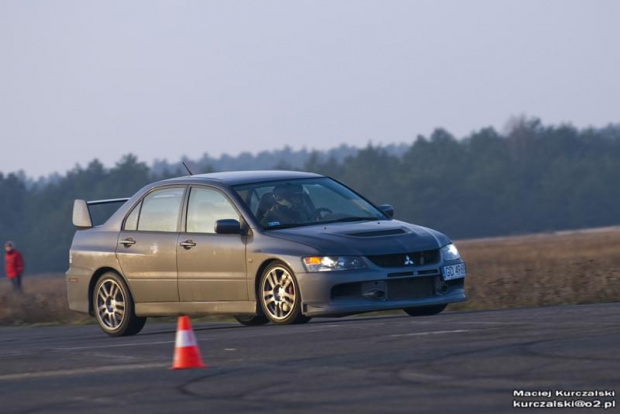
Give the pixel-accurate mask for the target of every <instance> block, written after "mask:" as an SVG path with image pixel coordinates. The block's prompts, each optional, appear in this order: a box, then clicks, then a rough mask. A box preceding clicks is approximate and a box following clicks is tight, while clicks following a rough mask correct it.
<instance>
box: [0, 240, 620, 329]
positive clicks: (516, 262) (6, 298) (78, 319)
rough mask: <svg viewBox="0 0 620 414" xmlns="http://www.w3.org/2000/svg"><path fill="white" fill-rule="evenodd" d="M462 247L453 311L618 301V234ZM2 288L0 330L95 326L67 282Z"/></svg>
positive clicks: (28, 281) (39, 280)
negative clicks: (459, 297) (73, 303)
mask: <svg viewBox="0 0 620 414" xmlns="http://www.w3.org/2000/svg"><path fill="white" fill-rule="evenodd" d="M457 244H458V246H459V249H460V251H461V254H462V256H463V257H464V258H465V260H466V262H467V274H468V276H467V280H466V286H467V293H468V297H469V300H468V302H465V303H462V304H456V305H452V306H451V307H450V309H451V310H470V309H499V308H508V307H522V306H547V305H558V304H574V303H594V302H613V301H618V300H620V228H613V229H603V230H593V231H582V232H572V233H557V234H543V235H533V236H522V237H507V238H497V239H486V240H465V241H460V242H458V243H457ZM2 282H4V283H1V284H0V325H17V324H46V323H85V322H89V321H92V319H91V318H90V317H88V316H86V315H81V314H78V313H74V312H71V311H70V310H69V308H68V306H67V299H66V296H65V281H64V278H63V275H58V274H56V275H39V276H36V277H26V278H24V294H23V295H21V296H16V295H13V293H12V292H11V289H10V286H9V282H8V281H6V280H3V281H2ZM208 319H214V318H208Z"/></svg>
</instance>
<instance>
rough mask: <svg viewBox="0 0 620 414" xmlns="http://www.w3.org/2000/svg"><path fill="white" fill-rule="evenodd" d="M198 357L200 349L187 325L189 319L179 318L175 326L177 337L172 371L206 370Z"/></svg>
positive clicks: (190, 328)
mask: <svg viewBox="0 0 620 414" xmlns="http://www.w3.org/2000/svg"><path fill="white" fill-rule="evenodd" d="M206 367H207V366H206V365H205V364H204V363H203V362H202V358H201V357H200V349H198V343H197V342H196V337H195V336H194V331H193V330H192V325H190V323H189V318H188V317H187V316H185V315H183V316H179V322H178V325H177V337H176V340H175V344H174V360H173V361H172V369H192V368H206Z"/></svg>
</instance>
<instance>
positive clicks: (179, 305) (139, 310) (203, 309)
mask: <svg viewBox="0 0 620 414" xmlns="http://www.w3.org/2000/svg"><path fill="white" fill-rule="evenodd" d="M135 307H136V315H137V316H174V315H182V314H187V315H256V302H250V301H239V302H154V303H136V304H135Z"/></svg>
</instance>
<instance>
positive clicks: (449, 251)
mask: <svg viewBox="0 0 620 414" xmlns="http://www.w3.org/2000/svg"><path fill="white" fill-rule="evenodd" d="M441 257H443V260H458V259H460V258H461V255H460V254H459V249H457V248H456V246H455V245H453V244H448V245H446V246H443V247H442V248H441Z"/></svg>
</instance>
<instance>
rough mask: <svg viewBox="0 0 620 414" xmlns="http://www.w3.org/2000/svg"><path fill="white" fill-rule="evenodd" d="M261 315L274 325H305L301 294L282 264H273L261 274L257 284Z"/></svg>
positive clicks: (291, 274) (295, 282) (293, 276)
mask: <svg viewBox="0 0 620 414" xmlns="http://www.w3.org/2000/svg"><path fill="white" fill-rule="evenodd" d="M258 294H259V301H260V305H261V309H262V310H263V314H264V315H265V316H266V317H267V318H268V319H269V320H270V321H271V322H272V323H274V324H276V325H289V324H293V323H294V324H300V323H306V322H308V321H309V320H310V318H309V317H307V316H304V315H303V314H302V313H301V293H300V291H299V285H298V284H297V279H296V278H295V274H294V273H293V271H292V270H291V269H289V268H288V266H286V265H285V264H284V263H281V262H275V263H273V264H271V265H269V266H268V267H267V269H265V271H264V272H263V274H262V276H261V279H260V283H259V292H258Z"/></svg>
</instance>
